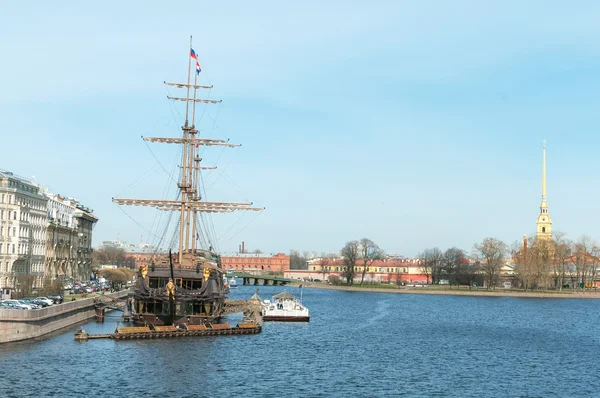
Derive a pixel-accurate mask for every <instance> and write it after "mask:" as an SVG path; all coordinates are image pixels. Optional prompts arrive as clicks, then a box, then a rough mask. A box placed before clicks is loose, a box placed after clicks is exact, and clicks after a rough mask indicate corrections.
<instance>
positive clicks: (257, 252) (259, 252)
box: [254, 249, 263, 254]
mask: <svg viewBox="0 0 600 398" xmlns="http://www.w3.org/2000/svg"><path fill="white" fill-rule="evenodd" d="M262 253H263V251H262V250H260V249H256V250H254V254H262Z"/></svg>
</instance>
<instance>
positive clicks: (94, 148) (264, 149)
mask: <svg viewBox="0 0 600 398" xmlns="http://www.w3.org/2000/svg"><path fill="white" fill-rule="evenodd" d="M2 3H4V4H3V5H2V10H3V11H2V13H0V35H1V36H2V37H3V39H2V40H0V54H1V55H0V87H2V93H3V95H2V96H0V168H1V169H4V170H9V171H12V172H14V173H15V174H18V175H21V176H25V177H27V178H30V177H34V180H35V181H36V182H37V183H39V184H41V185H43V186H46V187H48V188H49V190H50V191H52V192H55V193H60V194H62V195H66V196H70V197H74V198H76V199H78V200H80V201H81V202H82V203H83V204H84V205H86V206H88V207H90V208H92V209H93V210H94V214H96V215H97V216H98V217H99V218H100V221H99V222H98V223H97V225H96V227H95V229H94V232H93V243H94V244H95V245H98V244H99V243H100V242H101V241H103V240H112V239H117V238H119V239H121V240H125V241H128V242H130V243H134V244H139V243H140V242H141V241H148V242H151V243H154V244H160V245H161V246H164V247H166V246H168V241H170V238H169V237H167V238H163V233H162V229H164V225H166V224H165V220H166V216H165V215H164V214H163V215H157V211H154V210H152V209H144V208H141V209H140V208H132V207H127V208H123V207H120V206H117V205H115V204H113V203H112V200H111V198H113V197H122V198H125V197H130V198H147V199H150V198H154V199H160V198H169V199H173V198H174V195H175V191H176V189H175V186H174V183H173V181H172V179H171V176H172V173H173V170H176V166H177V165H178V164H179V162H178V156H179V153H180V152H178V148H177V147H176V146H175V145H165V144H151V143H148V144H146V143H145V142H144V141H143V140H141V138H140V137H141V136H157V137H160V136H170V137H175V136H178V135H179V134H180V133H181V130H180V127H181V125H182V123H183V120H184V117H183V115H184V114H185V111H184V108H183V104H182V103H172V102H170V101H169V100H168V99H167V98H166V96H167V95H181V94H185V93H183V92H182V91H181V90H178V89H173V88H170V89H168V90H167V88H166V87H165V86H164V84H163V81H177V82H184V81H185V79H186V77H187V62H188V59H189V57H188V52H189V37H190V35H191V36H193V48H194V50H195V51H196V53H197V54H198V58H199V60H200V63H201V65H202V73H200V76H199V83H201V84H210V85H213V86H214V88H213V89H211V90H210V91H205V92H203V93H202V95H204V96H206V97H207V98H212V99H222V100H223V102H222V103H221V104H219V105H210V106H199V107H198V113H199V121H198V123H197V125H198V126H199V129H200V131H201V134H202V136H204V137H210V138H229V139H230V140H231V142H232V143H239V144H242V146H241V147H239V148H235V149H223V148H208V149H206V150H205V151H203V153H202V156H203V159H204V160H203V164H205V165H207V166H210V165H216V166H217V167H218V168H217V170H215V171H213V172H206V174H205V175H204V177H203V179H204V182H205V186H206V194H207V195H206V199H207V200H212V201H226V200H227V201H246V200H248V201H252V202H253V203H254V204H255V205H257V206H260V207H265V210H264V211H262V212H260V213H231V214H218V215H212V216H211V218H212V222H213V224H214V230H213V229H211V230H210V234H211V237H212V240H213V241H214V243H215V247H216V248H217V249H218V250H219V251H220V252H224V253H227V252H232V251H235V250H237V249H238V245H239V244H240V243H241V241H242V240H243V241H245V247H246V248H247V249H248V250H254V249H261V250H262V251H263V252H266V253H271V252H272V253H276V252H289V251H290V250H291V249H296V250H299V251H301V252H302V251H314V252H316V253H322V252H327V253H329V252H338V251H339V250H340V249H341V248H342V247H343V246H344V244H345V243H346V242H347V241H349V240H354V239H360V238H363V237H367V238H370V239H371V240H373V241H374V242H375V243H377V244H378V245H379V246H380V247H381V248H382V249H384V250H385V251H386V252H387V253H393V254H400V255H405V256H409V257H411V256H416V255H417V254H418V253H420V252H421V251H422V250H423V249H425V248H430V247H435V246H437V247H440V248H442V249H445V248H448V247H452V246H456V247H459V248H462V249H464V250H467V251H470V250H471V249H472V248H473V245H474V244H475V243H477V242H480V241H481V240H483V239H484V238H486V237H495V238H498V239H501V240H503V241H505V242H506V243H508V244H510V243H512V242H514V241H516V240H519V239H521V237H522V236H523V234H528V235H529V236H531V235H534V233H535V221H536V218H537V215H538V214H539V203H540V199H541V162H542V142H543V140H546V142H547V162H548V165H547V169H548V203H549V214H550V215H551V217H552V220H553V230H554V231H561V232H564V233H566V234H567V236H568V237H570V238H571V239H577V238H578V237H580V236H581V235H583V234H586V235H589V236H591V237H592V238H594V239H600V234H599V233H598V230H597V228H595V226H596V225H597V222H598V221H599V220H598V212H597V203H596V202H597V201H596V198H597V197H598V196H599V193H600V192H598V191H599V190H600V185H599V184H597V172H598V166H599V165H600V160H598V157H597V156H596V153H597V148H598V144H599V143H600V135H599V134H598V133H597V132H598V130H599V128H598V127H599V122H598V117H597V114H598V112H597V109H598V106H599V105H600V104H599V103H600V100H599V99H598V94H597V93H598V92H600V90H599V89H600V73H598V71H599V70H600V47H599V46H598V38H599V37H600V27H599V26H598V24H597V21H598V18H599V17H600V3H598V2H594V1H579V2H574V3H570V4H569V3H567V2H559V1H547V0H546V1H537V0H532V1H528V2H523V1H516V0H503V1H488V2H480V1H467V0H455V1H452V2H441V1H431V0H424V1H419V2H416V1H400V0H396V1H369V2H363V1H361V2H359V1H336V0H333V1H328V2H322V1H312V0H308V1H303V2H281V1H260V0H258V1H253V2H246V1H220V2H206V1H172V2H168V3H167V2H158V1H130V2H122V1H121V2H116V1H104V2H76V1H63V2H59V3H56V2H52V3H51V2H36V3H35V6H33V4H32V3H30V2H19V3H16V2H4V1H2ZM167 235H168V234H164V236H167ZM161 238H162V239H161Z"/></svg>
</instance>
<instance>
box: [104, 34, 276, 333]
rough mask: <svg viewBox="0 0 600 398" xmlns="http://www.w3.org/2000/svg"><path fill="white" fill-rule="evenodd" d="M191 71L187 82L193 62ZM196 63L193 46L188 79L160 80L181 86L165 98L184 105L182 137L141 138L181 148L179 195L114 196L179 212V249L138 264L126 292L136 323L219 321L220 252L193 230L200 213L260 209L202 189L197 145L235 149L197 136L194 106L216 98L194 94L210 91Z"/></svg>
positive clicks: (223, 291) (223, 281)
mask: <svg viewBox="0 0 600 398" xmlns="http://www.w3.org/2000/svg"><path fill="white" fill-rule="evenodd" d="M193 61H194V62H195V66H196V70H195V72H196V73H194V82H193V83H191V75H192V62H193ZM200 71H201V69H200V64H199V62H198V58H197V55H196V53H195V51H194V50H193V48H192V38H191V37H190V53H189V57H188V73H187V83H172V82H164V84H165V85H167V86H170V87H176V88H181V89H185V90H186V96H185V97H172V96H168V98H169V99H170V100H173V101H183V102H184V103H185V122H184V125H183V126H182V127H181V131H182V135H181V136H180V137H176V138H168V137H142V138H143V140H144V141H146V142H152V143H164V144H176V145H181V146H182V160H181V166H180V175H179V181H178V182H177V187H178V188H179V190H178V196H177V198H175V199H173V200H155V199H123V198H113V202H114V203H116V204H118V205H130V206H147V207H153V208H156V209H158V210H160V211H171V212H176V213H179V225H178V227H179V228H178V229H179V232H178V250H177V251H176V252H175V253H171V251H169V255H168V256H165V257H164V258H161V259H159V260H158V261H153V262H152V263H151V264H143V265H142V266H141V267H140V269H139V273H138V278H137V283H136V285H135V286H134V288H133V289H132V291H131V293H130V297H129V300H130V308H131V310H132V311H131V317H130V319H131V320H132V321H133V322H135V323H136V324H139V325H145V326H148V325H151V326H162V325H166V326H170V325H174V326H177V327H178V326H181V325H183V326H184V327H186V328H187V327H188V325H206V324H213V323H218V322H219V320H220V319H221V317H222V316H223V315H224V314H225V302H226V299H227V294H228V292H229V289H228V286H227V278H226V276H225V273H224V270H223V268H222V266H221V261H220V256H219V255H218V254H217V253H216V252H215V250H214V249H213V247H212V246H209V247H199V246H200V245H199V244H198V242H197V237H198V233H199V232H202V231H201V228H200V227H201V225H202V224H201V223H200V222H199V219H200V217H201V216H202V214H201V213H229V212H232V211H261V210H263V209H264V208H259V207H253V206H252V203H236V202H208V201H206V200H203V197H202V195H201V192H204V191H203V187H202V186H201V183H202V179H201V178H199V177H200V176H201V175H200V172H201V171H202V170H207V169H208V170H212V169H215V168H216V167H207V166H201V165H200V162H201V161H202V159H201V157H200V156H199V155H200V153H199V148H200V147H204V146H210V147H213V146H220V147H229V148H232V147H237V146H239V145H237V144H231V143H229V140H225V139H210V138H202V137H201V136H200V134H199V131H198V130H197V129H196V126H195V122H196V120H195V119H196V104H198V103H202V104H218V103H220V102H221V100H214V99H204V98H199V97H198V96H197V93H198V90H204V89H212V87H213V86H212V85H210V86H206V85H199V84H198V75H199V73H200Z"/></svg>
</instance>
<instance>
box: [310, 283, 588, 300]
mask: <svg viewBox="0 0 600 398" xmlns="http://www.w3.org/2000/svg"><path fill="white" fill-rule="evenodd" d="M302 287H304V288H307V289H322V290H341V291H347V292H367V293H392V294H429V295H443V296H475V297H518V298H557V299H600V292H570V293H569V292H561V293H558V292H557V293H542V292H539V293H537V292H518V291H503V290H458V289H457V290H435V289H432V290H428V289H429V288H410V287H398V288H379V287H355V286H333V285H322V284H319V283H316V284H313V283H311V284H305V283H303V284H302Z"/></svg>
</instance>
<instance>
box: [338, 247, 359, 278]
mask: <svg viewBox="0 0 600 398" xmlns="http://www.w3.org/2000/svg"><path fill="white" fill-rule="evenodd" d="M359 246H360V243H358V241H357V240H352V241H350V242H348V243H346V246H344V247H343V248H342V251H341V254H342V257H343V258H344V272H343V273H342V275H343V276H344V278H346V283H347V284H348V285H349V286H351V285H352V284H353V283H354V266H355V265H356V261H357V260H358V256H359V254H360V251H359Z"/></svg>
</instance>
